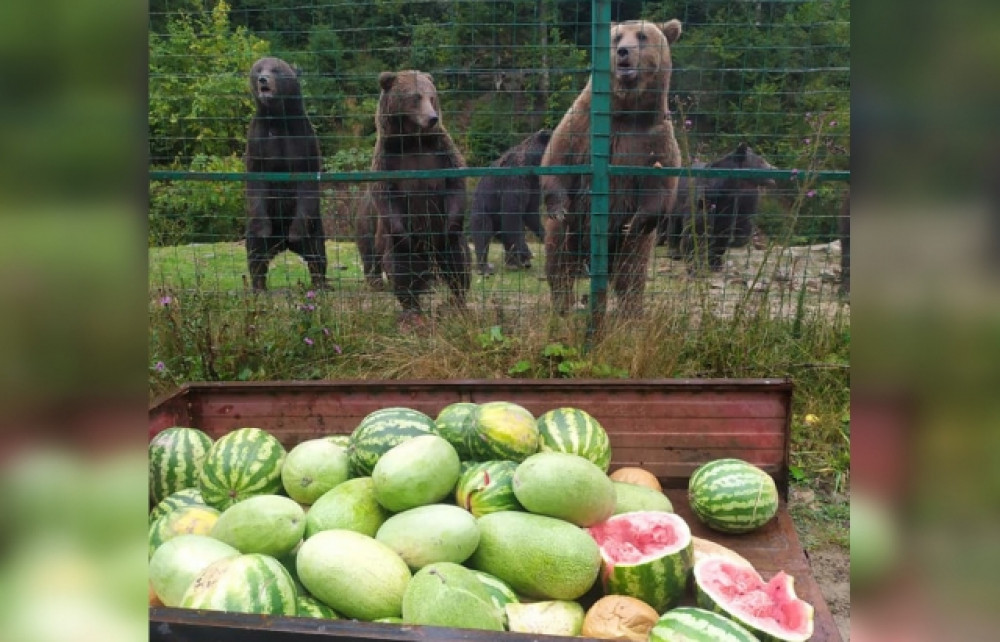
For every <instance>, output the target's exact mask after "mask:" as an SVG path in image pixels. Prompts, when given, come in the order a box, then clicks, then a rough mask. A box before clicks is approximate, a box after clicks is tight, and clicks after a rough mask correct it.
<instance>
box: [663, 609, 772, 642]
mask: <svg viewBox="0 0 1000 642" xmlns="http://www.w3.org/2000/svg"><path fill="white" fill-rule="evenodd" d="M677 640H687V641H689V642H757V638H755V637H754V636H753V635H752V634H751V633H750V632H749V631H747V630H746V629H744V628H743V627H742V626H740V625H739V624H736V623H735V622H733V621H732V620H729V619H727V618H724V617H722V616H721V615H718V614H716V613H712V612H711V611H706V610H705V609H699V608H695V607H691V606H681V607H678V608H676V609H672V610H670V611H667V612H666V613H664V614H663V615H662V616H660V619H659V620H657V621H656V624H654V625H653V628H652V629H650V631H649V642H676V641H677Z"/></svg>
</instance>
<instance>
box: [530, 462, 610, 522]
mask: <svg viewBox="0 0 1000 642" xmlns="http://www.w3.org/2000/svg"><path fill="white" fill-rule="evenodd" d="M513 487H514V495H515V496H516V497H517V501H519V502H521V505H522V506H524V509H525V510H527V511H530V512H532V513H538V514H540V515H548V516H549V517H557V518H559V519H564V520H566V521H567V522H572V523H574V524H576V525H577V526H590V525H591V524H596V523H598V522H601V521H604V520H605V519H607V518H608V517H611V515H612V513H614V510H615V502H616V497H615V485H614V482H612V481H611V480H610V479H609V478H608V476H607V475H606V474H604V471H602V470H601V469H600V468H598V467H597V466H596V465H595V464H594V463H593V462H591V461H590V460H588V459H584V458H583V457H581V456H579V455H571V454H569V453H556V452H547V453H537V454H534V455H532V456H530V457H528V458H527V459H525V460H524V461H523V462H522V463H521V464H520V465H519V466H518V467H517V470H515V471H514V480H513Z"/></svg>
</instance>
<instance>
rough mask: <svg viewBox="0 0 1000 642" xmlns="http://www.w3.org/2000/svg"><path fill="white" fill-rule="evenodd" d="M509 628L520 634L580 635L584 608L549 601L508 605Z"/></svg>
mask: <svg viewBox="0 0 1000 642" xmlns="http://www.w3.org/2000/svg"><path fill="white" fill-rule="evenodd" d="M504 608H505V610H506V611H507V627H508V628H509V629H510V630H511V631H517V632H518V633H538V634H541V635H566V636H575V635H580V631H581V630H582V629H583V618H584V616H585V614H584V611H583V607H582V606H580V605H579V604H578V603H576V602H570V601H568V600H547V601H544V602H532V603H531V604H508V605H507V606H505V607H504Z"/></svg>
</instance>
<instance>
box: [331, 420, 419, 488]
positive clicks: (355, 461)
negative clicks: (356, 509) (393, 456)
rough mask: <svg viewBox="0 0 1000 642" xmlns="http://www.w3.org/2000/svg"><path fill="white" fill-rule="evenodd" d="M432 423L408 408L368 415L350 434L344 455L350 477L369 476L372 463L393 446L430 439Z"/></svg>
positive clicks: (373, 467)
mask: <svg viewBox="0 0 1000 642" xmlns="http://www.w3.org/2000/svg"><path fill="white" fill-rule="evenodd" d="M435 430H436V427H435V424H434V420H433V419H431V418H430V417H428V416H427V415H425V414H424V413H422V412H419V411H417V410H411V409H409V408H383V409H381V410H376V411H375V412H372V413H370V414H369V415H368V416H366V417H365V418H364V419H362V420H361V423H360V424H358V427H357V428H355V429H354V432H353V433H351V440H350V446H348V448H347V454H348V456H349V457H350V459H351V474H352V475H353V476H355V477H368V476H371V474H372V471H373V470H374V469H375V463H376V462H377V461H378V460H379V458H380V457H381V456H382V455H383V454H385V453H386V452H388V451H389V450H390V449H391V448H393V447H394V446H398V445H399V444H401V443H403V442H404V441H406V440H407V439H412V438H413V437H418V436H420V435H432V434H434V431H435Z"/></svg>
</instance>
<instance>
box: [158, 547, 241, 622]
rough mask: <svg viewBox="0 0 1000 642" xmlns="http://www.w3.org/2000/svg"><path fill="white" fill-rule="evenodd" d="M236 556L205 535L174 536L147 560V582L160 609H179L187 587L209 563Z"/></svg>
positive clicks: (237, 553)
mask: <svg viewBox="0 0 1000 642" xmlns="http://www.w3.org/2000/svg"><path fill="white" fill-rule="evenodd" d="M239 554H240V552H239V551H238V550H236V549H235V548H233V547H232V546H230V545H229V544H226V543H224V542H220V541H219V540H217V539H213V538H211V537H207V536H205V535H178V536H177V537H174V538H173V539H170V540H168V541H166V542H164V543H163V544H162V545H161V546H160V547H159V548H158V549H156V552H154V553H153V557H151V558H150V559H149V581H150V584H152V585H153V591H155V592H156V597H158V598H160V601H161V602H163V604H164V606H179V605H180V603H181V598H182V597H184V592H185V591H187V588H188V586H190V585H191V582H193V581H194V578H196V577H198V575H199V574H201V572H202V571H204V570H205V569H206V568H208V567H209V566H211V565H212V563H213V562H216V561H218V560H221V559H223V558H226V557H235V556H237V555H239Z"/></svg>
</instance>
